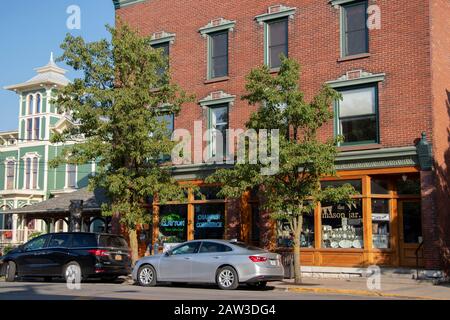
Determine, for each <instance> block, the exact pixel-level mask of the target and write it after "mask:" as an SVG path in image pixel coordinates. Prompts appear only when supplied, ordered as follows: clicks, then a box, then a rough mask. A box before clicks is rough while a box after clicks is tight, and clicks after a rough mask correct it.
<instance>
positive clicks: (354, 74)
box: [326, 70, 386, 88]
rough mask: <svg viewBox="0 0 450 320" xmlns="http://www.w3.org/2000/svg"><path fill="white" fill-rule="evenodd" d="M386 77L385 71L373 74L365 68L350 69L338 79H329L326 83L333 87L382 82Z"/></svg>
mask: <svg viewBox="0 0 450 320" xmlns="http://www.w3.org/2000/svg"><path fill="white" fill-rule="evenodd" d="M385 77H386V74H385V73H377V74H373V73H370V72H366V71H363V70H352V71H348V72H347V73H346V74H344V75H343V76H341V77H339V78H338V79H337V80H332V81H327V82H326V84H328V85H329V86H330V87H332V88H341V87H347V86H354V85H359V84H367V83H373V82H380V81H384V79H385Z"/></svg>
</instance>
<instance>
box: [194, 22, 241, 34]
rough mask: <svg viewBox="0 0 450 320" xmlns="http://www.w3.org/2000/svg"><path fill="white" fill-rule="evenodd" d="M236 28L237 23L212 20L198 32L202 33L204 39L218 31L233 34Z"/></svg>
mask: <svg viewBox="0 0 450 320" xmlns="http://www.w3.org/2000/svg"><path fill="white" fill-rule="evenodd" d="M235 26H236V21H231V20H227V19H224V18H218V19H214V20H211V21H210V22H209V23H208V24H207V25H206V26H204V27H201V28H200V29H199V30H198V32H200V34H201V35H202V36H203V37H206V35H207V34H208V33H212V32H217V31H223V30H230V31H231V32H233V31H234V27H235Z"/></svg>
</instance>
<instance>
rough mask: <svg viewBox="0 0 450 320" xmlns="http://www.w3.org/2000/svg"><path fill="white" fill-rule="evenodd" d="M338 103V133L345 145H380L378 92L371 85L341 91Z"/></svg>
mask: <svg viewBox="0 0 450 320" xmlns="http://www.w3.org/2000/svg"><path fill="white" fill-rule="evenodd" d="M340 92H341V94H342V97H343V100H342V101H339V102H338V103H337V110H336V111H337V112H336V113H337V117H338V119H337V131H338V132H337V133H338V134H340V135H342V136H344V139H345V141H344V145H345V144H347V145H349V144H350V145H351V144H367V143H378V116H377V112H378V90H377V86H376V84H375V85H369V86H363V87H356V88H348V89H347V88H346V89H342V90H340Z"/></svg>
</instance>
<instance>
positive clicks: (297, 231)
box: [294, 216, 303, 284]
mask: <svg viewBox="0 0 450 320" xmlns="http://www.w3.org/2000/svg"><path fill="white" fill-rule="evenodd" d="M295 220H297V221H295ZM295 220H294V224H295V228H294V237H295V238H294V277H295V284H301V283H302V271H301V263H300V247H301V239H300V236H301V233H302V229H303V217H302V216H300V217H298V218H297V219H295Z"/></svg>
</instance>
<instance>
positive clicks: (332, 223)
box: [322, 199, 364, 249]
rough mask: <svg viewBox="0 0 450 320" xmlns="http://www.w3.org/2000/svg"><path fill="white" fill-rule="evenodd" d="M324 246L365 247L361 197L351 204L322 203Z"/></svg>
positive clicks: (334, 247) (335, 247)
mask: <svg viewBox="0 0 450 320" xmlns="http://www.w3.org/2000/svg"><path fill="white" fill-rule="evenodd" d="M322 247H323V248H333V249H337V248H343V249H349V248H356V249H361V248H363V247H364V239H363V213H362V201H361V199H354V202H353V203H350V204H332V203H323V204H322Z"/></svg>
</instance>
